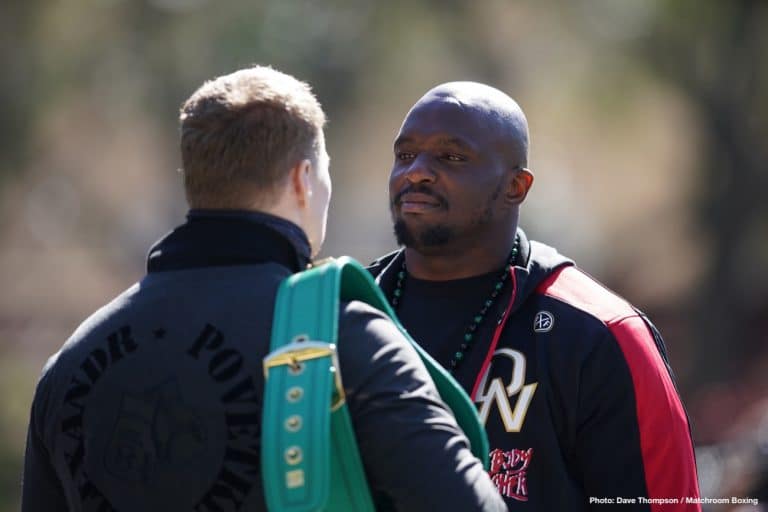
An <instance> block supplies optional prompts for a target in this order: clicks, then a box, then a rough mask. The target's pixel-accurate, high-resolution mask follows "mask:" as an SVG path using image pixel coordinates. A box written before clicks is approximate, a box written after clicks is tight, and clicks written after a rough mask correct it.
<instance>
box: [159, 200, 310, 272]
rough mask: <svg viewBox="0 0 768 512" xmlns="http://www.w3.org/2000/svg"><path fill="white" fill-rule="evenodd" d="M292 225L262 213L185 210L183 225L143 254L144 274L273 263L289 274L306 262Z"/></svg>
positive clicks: (303, 239) (304, 246)
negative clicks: (185, 219)
mask: <svg viewBox="0 0 768 512" xmlns="http://www.w3.org/2000/svg"><path fill="white" fill-rule="evenodd" d="M310 254H311V250H310V246H309V241H308V240H307V236H306V234H305V233H304V231H303V230H302V229H301V228H300V227H299V226H297V225H296V224H294V223H292V222H290V221H288V220H286V219H283V218H280V217H276V216H274V215H269V214H267V213H263V212H254V211H243V210H190V211H189V213H188V214H187V221H186V222H185V223H184V224H182V225H181V226H179V227H177V228H176V229H174V230H173V231H171V232H170V233H169V234H167V235H166V236H165V237H163V238H162V239H161V240H159V241H158V242H156V243H155V244H154V245H153V246H152V248H151V249H150V250H149V256H148V258H147V272H149V273H152V272H163V271H170V270H184V269H189V268H200V267H214V266H231V265H253V264H256V263H267V262H275V263H279V264H281V265H284V266H286V267H288V268H289V269H291V270H292V271H293V272H298V271H300V270H304V269H305V268H306V267H307V265H308V264H309V262H310Z"/></svg>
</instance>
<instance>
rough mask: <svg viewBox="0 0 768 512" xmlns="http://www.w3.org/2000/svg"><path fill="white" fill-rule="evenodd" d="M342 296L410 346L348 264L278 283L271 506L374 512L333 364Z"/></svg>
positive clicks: (268, 446)
mask: <svg viewBox="0 0 768 512" xmlns="http://www.w3.org/2000/svg"><path fill="white" fill-rule="evenodd" d="M342 300H344V301H351V300H359V301H362V302H366V303H368V304H370V305H372V306H373V307H375V308H377V309H379V310H381V311H383V312H384V313H385V314H387V315H388V316H389V317H390V318H392V319H393V321H394V322H395V324H396V325H397V326H398V328H399V329H400V331H401V332H402V333H403V334H404V335H405V336H406V337H407V338H408V339H409V340H411V338H410V337H409V336H408V334H407V333H406V332H405V330H404V329H403V327H402V325H401V324H400V323H399V321H398V320H397V318H396V317H395V316H394V313H393V311H392V309H391V308H390V306H389V304H388V303H387V301H386V299H385V298H384V296H383V294H382V293H381V291H380V290H379V288H378V286H376V284H375V283H374V281H373V279H372V277H371V275H370V274H369V273H368V272H367V271H366V270H365V269H364V268H363V267H362V266H361V265H360V264H359V263H357V262H356V261H355V260H353V259H351V258H347V257H343V258H340V259H338V260H331V261H330V262H328V263H326V264H324V265H321V266H318V267H315V268H313V269H310V270H307V271H304V272H300V273H298V274H294V275H292V276H290V277H289V278H287V279H286V280H285V281H284V282H283V283H282V284H281V286H280V288H279V290H278V294H277V300H276V303H275V312H274V316H273V327H272V337H271V342H270V354H269V355H267V357H266V358H265V359H264V372H265V392H264V410H263V414H262V450H261V451H262V478H263V481H264V492H265V497H266V500H267V505H268V508H269V509H270V510H281V511H289V512H300V511H302V512H303V511H310V510H340V511H345V510H350V511H351V510H355V511H369V510H370V511H372V510H373V503H372V500H371V497H370V493H369V491H368V486H367V482H366V481H365V473H364V471H363V467H362V462H361V460H360V456H359V452H358V450H357V444H356V442H355V437H354V431H353V430H352V424H351V421H350V418H349V413H348V411H347V407H346V405H345V403H344V390H343V387H342V385H341V376H340V371H339V366H338V361H337V359H336V347H335V344H336V342H337V338H338V318H339V303H340V301H342ZM411 342H412V343H413V345H414V347H415V349H416V351H417V353H418V354H419V356H420V357H421V358H422V360H423V361H424V364H425V365H426V367H427V370H428V371H429V373H430V375H431V376H432V378H433V380H434V381H435V385H436V386H437V389H438V391H439V392H440V395H441V397H442V398H443V401H445V402H446V404H447V405H448V406H449V407H450V408H451V409H452V410H453V412H454V415H455V416H456V418H457V421H458V423H459V425H460V426H461V427H462V428H463V429H464V431H465V433H466V434H467V437H468V438H469V440H470V443H471V447H472V451H473V453H474V454H475V456H477V457H478V458H480V460H482V461H483V464H484V465H485V467H486V468H487V467H488V440H487V437H486V434H485V431H484V429H483V427H482V425H481V423H480V420H479V418H478V416H477V411H476V409H475V407H474V405H473V404H472V402H471V400H470V399H469V397H468V396H467V395H466V393H464V391H463V390H462V389H461V387H460V386H459V385H458V383H456V381H454V380H453V378H452V377H451V376H450V375H449V374H448V373H447V372H446V371H445V370H443V369H442V368H441V367H440V366H439V365H438V364H437V363H436V362H435V361H434V360H433V359H432V358H431V357H430V356H429V355H428V354H427V353H426V352H424V350H423V349H422V348H421V347H419V346H418V344H416V343H414V342H413V341H412V340H411Z"/></svg>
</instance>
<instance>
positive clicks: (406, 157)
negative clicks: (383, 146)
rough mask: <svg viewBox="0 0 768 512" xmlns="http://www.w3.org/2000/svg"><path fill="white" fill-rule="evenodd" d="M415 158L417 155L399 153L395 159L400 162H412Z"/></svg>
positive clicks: (406, 152) (405, 152) (404, 152)
mask: <svg viewBox="0 0 768 512" xmlns="http://www.w3.org/2000/svg"><path fill="white" fill-rule="evenodd" d="M414 156H415V155H414V154H413V153H409V152H408V151H398V152H397V153H395V158H397V159H398V160H400V161H405V160H412V159H413V157H414Z"/></svg>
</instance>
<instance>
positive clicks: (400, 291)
mask: <svg viewBox="0 0 768 512" xmlns="http://www.w3.org/2000/svg"><path fill="white" fill-rule="evenodd" d="M402 294H403V290H400V289H399V288H398V289H397V290H395V297H399V296H400V295H402Z"/></svg>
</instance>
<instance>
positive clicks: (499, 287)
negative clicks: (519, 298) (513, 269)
mask: <svg viewBox="0 0 768 512" xmlns="http://www.w3.org/2000/svg"><path fill="white" fill-rule="evenodd" d="M502 286H504V283H496V289H497V290H501V287H502Z"/></svg>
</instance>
